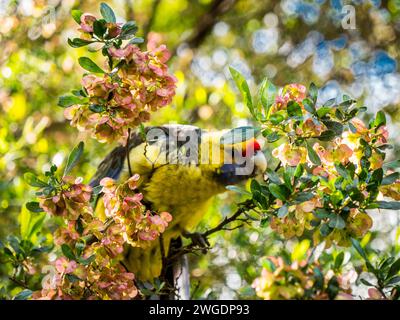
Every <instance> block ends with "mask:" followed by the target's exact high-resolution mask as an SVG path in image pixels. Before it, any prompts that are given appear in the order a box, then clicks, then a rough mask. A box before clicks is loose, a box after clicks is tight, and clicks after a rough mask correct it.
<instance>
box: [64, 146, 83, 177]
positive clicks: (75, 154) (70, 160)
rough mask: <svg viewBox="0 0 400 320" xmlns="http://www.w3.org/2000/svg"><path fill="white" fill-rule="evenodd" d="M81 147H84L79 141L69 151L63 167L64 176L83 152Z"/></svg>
mask: <svg viewBox="0 0 400 320" xmlns="http://www.w3.org/2000/svg"><path fill="white" fill-rule="evenodd" d="M83 147H84V144H83V142H82V141H81V142H79V144H78V145H77V146H76V147H75V148H74V149H73V150H72V152H71V153H70V155H69V157H68V160H67V164H66V166H65V169H64V176H66V175H68V173H70V171H71V170H72V169H73V168H74V167H75V165H76V164H77V163H78V161H79V158H80V157H81V155H82V153H83Z"/></svg>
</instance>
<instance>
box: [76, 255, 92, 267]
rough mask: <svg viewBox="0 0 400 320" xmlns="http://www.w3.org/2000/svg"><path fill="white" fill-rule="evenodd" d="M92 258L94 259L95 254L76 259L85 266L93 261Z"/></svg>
mask: <svg viewBox="0 0 400 320" xmlns="http://www.w3.org/2000/svg"><path fill="white" fill-rule="evenodd" d="M94 259H96V255H94V254H93V255H91V256H90V257H89V258H87V259H82V258H79V259H78V261H79V263H81V264H83V265H84V266H87V265H88V264H90V263H92V262H93V261H94Z"/></svg>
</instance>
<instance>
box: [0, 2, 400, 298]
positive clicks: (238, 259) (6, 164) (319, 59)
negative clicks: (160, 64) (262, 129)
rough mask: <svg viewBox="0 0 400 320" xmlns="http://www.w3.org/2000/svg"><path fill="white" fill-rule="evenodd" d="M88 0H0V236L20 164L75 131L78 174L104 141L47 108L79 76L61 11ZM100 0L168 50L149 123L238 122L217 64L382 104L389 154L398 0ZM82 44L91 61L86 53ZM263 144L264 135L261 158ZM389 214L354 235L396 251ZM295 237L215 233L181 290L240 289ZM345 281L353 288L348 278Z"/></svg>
mask: <svg viewBox="0 0 400 320" xmlns="http://www.w3.org/2000/svg"><path fill="white" fill-rule="evenodd" d="M99 3H100V1H72V0H63V1H51V0H49V1H40V0H37V1H35V0H23V1H8V0H1V1H0V52H1V54H0V111H1V115H0V239H3V238H5V237H6V236H7V235H9V234H16V235H19V234H20V233H21V230H20V226H19V224H18V221H19V219H20V218H19V217H20V216H21V215H23V214H24V213H25V210H26V209H25V208H24V203H25V202H27V201H29V200H30V199H31V198H32V197H33V192H32V191H31V190H30V189H29V187H28V185H27V184H26V183H25V182H24V180H23V178H22V176H23V174H24V173H25V172H27V171H32V172H36V173H42V172H43V171H44V170H46V169H48V168H49V166H50V163H55V164H56V165H60V164H62V162H63V161H64V160H65V157H66V155H68V153H69V151H70V150H71V149H72V147H73V146H74V145H75V144H76V143H77V141H79V140H85V141H86V148H85V154H84V159H83V161H81V165H80V166H79V168H78V169H76V174H77V175H79V176H82V177H84V178H85V179H86V181H88V180H89V179H90V177H91V176H92V175H93V173H94V172H95V170H96V167H97V165H98V164H99V162H100V161H101V160H102V158H103V157H104V156H105V155H106V154H107V153H108V152H109V151H110V150H112V148H113V147H114V146H111V145H107V144H100V143H98V142H96V141H95V140H93V139H90V138H89V137H88V136H86V135H85V134H83V133H79V132H77V131H76V130H75V129H74V128H71V127H70V126H69V125H68V122H67V121H65V119H64V116H63V110H62V109H61V108H59V107H57V99H58V96H60V95H62V94H65V93H66V92H68V91H70V90H71V89H74V88H76V87H79V82H80V78H81V75H82V73H83V70H82V69H81V68H80V66H79V65H78V63H77V59H78V57H79V56H82V55H84V54H87V53H86V48H81V49H72V48H70V47H69V46H68V45H67V39H68V38H69V37H75V36H77V34H78V33H77V31H76V29H77V24H76V23H75V22H74V21H73V19H72V18H71V17H70V10H71V9H72V8H79V9H81V10H82V11H84V12H91V13H94V14H96V15H99V12H98V8H99ZM107 3H108V4H109V5H110V6H111V7H112V8H113V9H114V10H115V12H116V14H117V19H118V20H119V21H121V22H122V21H126V20H135V21H136V22H137V24H138V25H139V27H140V29H139V33H138V35H141V36H143V37H145V38H146V37H147V36H148V34H149V32H155V33H157V34H159V36H160V37H161V38H162V40H163V43H165V44H167V46H168V48H169V49H170V51H171V52H172V53H173V57H172V59H171V61H170V67H171V70H172V72H174V74H175V76H176V77H177V78H178V80H179V82H178V87H177V95H176V97H175V99H174V101H173V103H172V105H171V106H168V107H166V108H164V109H162V110H160V111H159V112H158V113H157V114H156V115H154V117H153V119H152V123H154V124H164V123H170V122H176V123H186V124H194V125H198V126H200V127H202V128H208V129H212V128H217V129H222V128H231V127H234V126H239V125H244V124H247V123H249V122H251V120H250V117H249V114H248V112H247V110H246V109H245V107H244V105H243V104H242V103H241V101H240V98H239V95H238V93H237V91H236V89H235V88H234V85H233V82H232V80H231V79H230V76H229V71H228V66H233V67H234V68H236V69H238V70H239V71H241V72H242V73H243V74H244V75H245V76H246V78H247V80H248V81H249V82H250V84H251V87H252V89H253V90H254V91H255V89H256V85H257V84H258V83H260V82H261V80H262V79H263V78H264V77H266V76H267V77H268V78H269V79H271V81H273V82H274V83H275V84H276V85H278V86H283V85H284V84H287V83H292V82H299V83H303V84H305V85H307V86H308V85H309V84H310V83H311V82H314V83H316V84H317V85H318V86H319V87H321V89H320V92H319V102H320V103H322V102H324V101H326V100H328V99H330V98H333V97H336V96H339V94H342V93H346V94H348V95H350V96H352V97H354V98H356V99H358V100H359V103H360V104H362V105H365V106H367V107H368V112H367V114H366V118H368V116H369V115H372V114H374V113H376V112H377V111H378V110H385V112H386V113H387V118H388V126H389V132H390V133H391V142H392V143H393V144H394V146H395V148H394V149H393V150H392V151H391V153H390V159H396V158H398V155H399V152H398V150H399V148H398V146H397V145H398V144H399V143H400V135H399V134H398V133H399V129H400V128H399V121H400V112H399V107H400V73H399V67H398V62H399V60H400V56H399V55H400V41H399V40H400V1H399V0H388V1H379V0H378V1H372V0H369V1H367V0H366V1H362V0H359V1H341V0H331V1H328V0H314V1H311V0H310V1H306V0H283V1H275V0H270V1H268V0H196V1H195V0H193V1H188V0H125V1H123V0H120V1H107ZM345 5H351V6H352V7H351V8H350V10H354V11H353V12H354V15H355V16H354V17H353V18H354V19H355V20H354V22H355V26H354V27H355V28H348V25H349V24H347V25H346V23H345V24H344V25H343V21H344V19H346V14H348V13H349V11H346V8H345V9H343V6H345ZM347 8H349V7H347ZM347 22H351V21H347ZM344 26H345V28H344ZM346 26H347V27H346ZM89 56H90V57H91V58H92V59H93V60H95V61H96V59H97V58H98V57H99V55H98V54H96V53H89ZM97 61H98V62H99V60H98V59H97ZM99 63H100V62H99ZM272 148H273V146H271V145H269V146H268V145H266V153H267V155H268V156H270V152H271V149H272ZM390 159H389V160H390ZM237 201H238V199H237V196H236V195H235V194H233V193H226V194H223V195H222V196H220V197H218V198H216V199H215V201H214V205H213V207H212V208H211V209H210V211H209V212H208V213H207V219H205V222H204V223H202V225H201V226H200V229H202V228H203V229H205V228H207V227H208V226H211V225H215V224H216V223H218V221H219V220H220V219H221V217H223V216H225V215H228V214H229V213H230V212H231V211H232V209H233V206H232V203H235V202H237ZM399 222H400V218H399V215H398V213H397V212H395V211H385V213H384V216H383V214H382V213H379V212H377V213H375V214H374V227H373V231H372V232H371V233H369V234H368V235H367V236H366V238H365V239H363V243H364V244H367V243H368V246H369V247H370V248H371V249H372V250H381V251H382V252H383V253H381V254H398V253H399V249H400V242H399V229H398V225H399ZM300 240H301V239H300ZM296 241H297V240H296ZM296 241H294V240H293V241H292V240H291V241H283V240H281V239H279V238H278V237H277V236H276V235H274V234H273V233H272V232H271V230H270V229H269V228H268V227H267V228H260V227H259V226H258V225H257V224H255V225H254V227H246V228H242V229H238V230H235V231H233V232H221V233H219V234H218V235H216V236H214V237H213V238H212V242H213V249H212V250H211V252H210V253H209V254H208V255H206V256H201V255H200V256H191V257H190V260H191V261H190V263H191V278H192V286H193V290H192V291H193V298H254V297H255V295H254V291H253V289H252V288H251V282H252V281H253V279H254V278H255V277H257V275H258V274H259V272H260V268H261V267H260V258H261V257H262V256H265V255H270V254H274V253H277V252H279V250H281V248H286V249H288V250H289V251H290V249H291V248H293V246H294V245H295V243H296ZM330 250H332V252H334V251H335V250H338V248H332V249H330ZM345 261H346V262H348V263H347V265H346V267H347V268H349V269H351V268H357V265H358V263H359V262H358V260H357V259H356V258H355V257H350V253H346V259H345ZM6 273H7V270H6V267H5V266H3V265H0V287H1V286H3V285H5V284H6V282H7V276H6ZM366 277H368V275H366ZM355 290H356V293H357V294H359V295H361V296H362V295H364V294H365V292H364V291H365V290H364V289H363V288H362V287H355ZM363 290H364V291H363Z"/></svg>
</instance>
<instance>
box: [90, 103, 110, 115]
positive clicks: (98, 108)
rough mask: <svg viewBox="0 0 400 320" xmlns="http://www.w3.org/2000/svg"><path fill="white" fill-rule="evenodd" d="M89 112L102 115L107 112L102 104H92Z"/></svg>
mask: <svg viewBox="0 0 400 320" xmlns="http://www.w3.org/2000/svg"><path fill="white" fill-rule="evenodd" d="M89 110H90V111H92V112H94V113H100V112H103V111H105V110H106V108H105V107H104V106H102V105H100V104H91V105H90V106H89Z"/></svg>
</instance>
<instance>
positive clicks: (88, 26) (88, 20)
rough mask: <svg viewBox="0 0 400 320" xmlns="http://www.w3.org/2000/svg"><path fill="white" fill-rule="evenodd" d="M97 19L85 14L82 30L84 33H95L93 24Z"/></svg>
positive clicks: (82, 18) (82, 20) (82, 17)
mask: <svg viewBox="0 0 400 320" xmlns="http://www.w3.org/2000/svg"><path fill="white" fill-rule="evenodd" d="M96 20H97V18H96V17H95V16H93V15H91V14H89V13H84V14H82V16H81V24H80V26H81V29H82V31H83V32H87V33H89V32H93V23H94V22H95V21H96Z"/></svg>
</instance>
